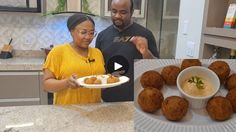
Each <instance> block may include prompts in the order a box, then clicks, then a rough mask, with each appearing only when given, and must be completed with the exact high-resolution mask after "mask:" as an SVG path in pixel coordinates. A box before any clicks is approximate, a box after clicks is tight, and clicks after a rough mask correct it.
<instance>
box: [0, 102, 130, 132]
mask: <svg viewBox="0 0 236 132" xmlns="http://www.w3.org/2000/svg"><path fill="white" fill-rule="evenodd" d="M133 113H134V107H133V102H118V103H101V104H90V105H66V106H55V105H50V106H49V105H48V106H47V105H41V106H40V105H38V106H14V107H0V131H1V132H133V131H134V125H133Z"/></svg>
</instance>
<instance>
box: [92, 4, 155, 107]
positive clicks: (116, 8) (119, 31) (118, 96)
mask: <svg viewBox="0 0 236 132" xmlns="http://www.w3.org/2000/svg"><path fill="white" fill-rule="evenodd" d="M133 11H134V9H133V1H132V0H112V2H111V18H112V22H113V25H111V26H109V27H108V28H106V29H105V30H103V31H102V32H101V33H99V35H98V37H97V40H96V47H97V48H99V49H100V50H101V51H102V53H103V56H104V58H105V63H106V68H107V67H108V65H107V63H108V61H109V59H110V58H112V57H114V56H122V57H124V58H126V59H127V60H128V62H129V70H128V71H127V73H125V76H128V77H129V78H130V81H129V83H125V84H123V85H121V86H118V87H114V88H109V89H104V90H103V91H102V98H103V100H104V101H105V102H115V101H132V100H133V95H134V88H133V62H134V59H152V58H158V57H159V54H158V52H157V47H156V42H155V38H154V36H153V34H152V33H151V32H150V31H149V30H147V29H146V28H144V27H142V26H141V25H139V24H137V23H134V22H133V21H132V20H131V17H132V14H133Z"/></svg>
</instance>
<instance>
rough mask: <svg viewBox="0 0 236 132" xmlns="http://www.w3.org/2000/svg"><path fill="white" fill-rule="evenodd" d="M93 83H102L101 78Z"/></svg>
mask: <svg viewBox="0 0 236 132" xmlns="http://www.w3.org/2000/svg"><path fill="white" fill-rule="evenodd" d="M93 84H102V81H101V80H99V79H96V80H95V81H94V82H93Z"/></svg>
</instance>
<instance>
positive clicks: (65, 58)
mask: <svg viewBox="0 0 236 132" xmlns="http://www.w3.org/2000/svg"><path fill="white" fill-rule="evenodd" d="M67 27H68V29H69V31H70V34H71V36H72V38H73V41H72V42H71V43H65V44H62V45H58V46H56V47H54V48H53V49H52V50H51V51H50V53H49V54H48V56H47V59H46V62H45V63H44V65H43V71H44V86H45V90H46V91H48V92H53V93H54V99H53V104H86V103H96V102H100V101H101V90H100V89H87V88H82V87H80V86H79V84H78V83H77V82H76V79H77V78H80V77H83V76H88V75H98V74H104V73H105V69H104V60H103V56H102V53H101V52H100V50H98V49H97V48H91V47H89V44H90V43H91V41H92V40H93V38H94V36H95V35H96V33H95V29H94V27H95V24H94V21H93V20H92V18H91V17H89V16H86V15H82V14H75V15H72V16H71V17H69V19H68V21H67Z"/></svg>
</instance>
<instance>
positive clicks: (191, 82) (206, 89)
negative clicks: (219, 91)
mask: <svg viewBox="0 0 236 132" xmlns="http://www.w3.org/2000/svg"><path fill="white" fill-rule="evenodd" d="M181 88H182V89H183V91H184V92H185V93H187V94H188V95H191V96H195V97H205V96H208V95H211V94H212V93H214V92H215V88H213V84H212V82H210V81H209V80H207V79H205V78H204V77H200V76H192V77H190V78H188V79H186V80H185V81H184V82H183V83H182V85H181Z"/></svg>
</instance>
